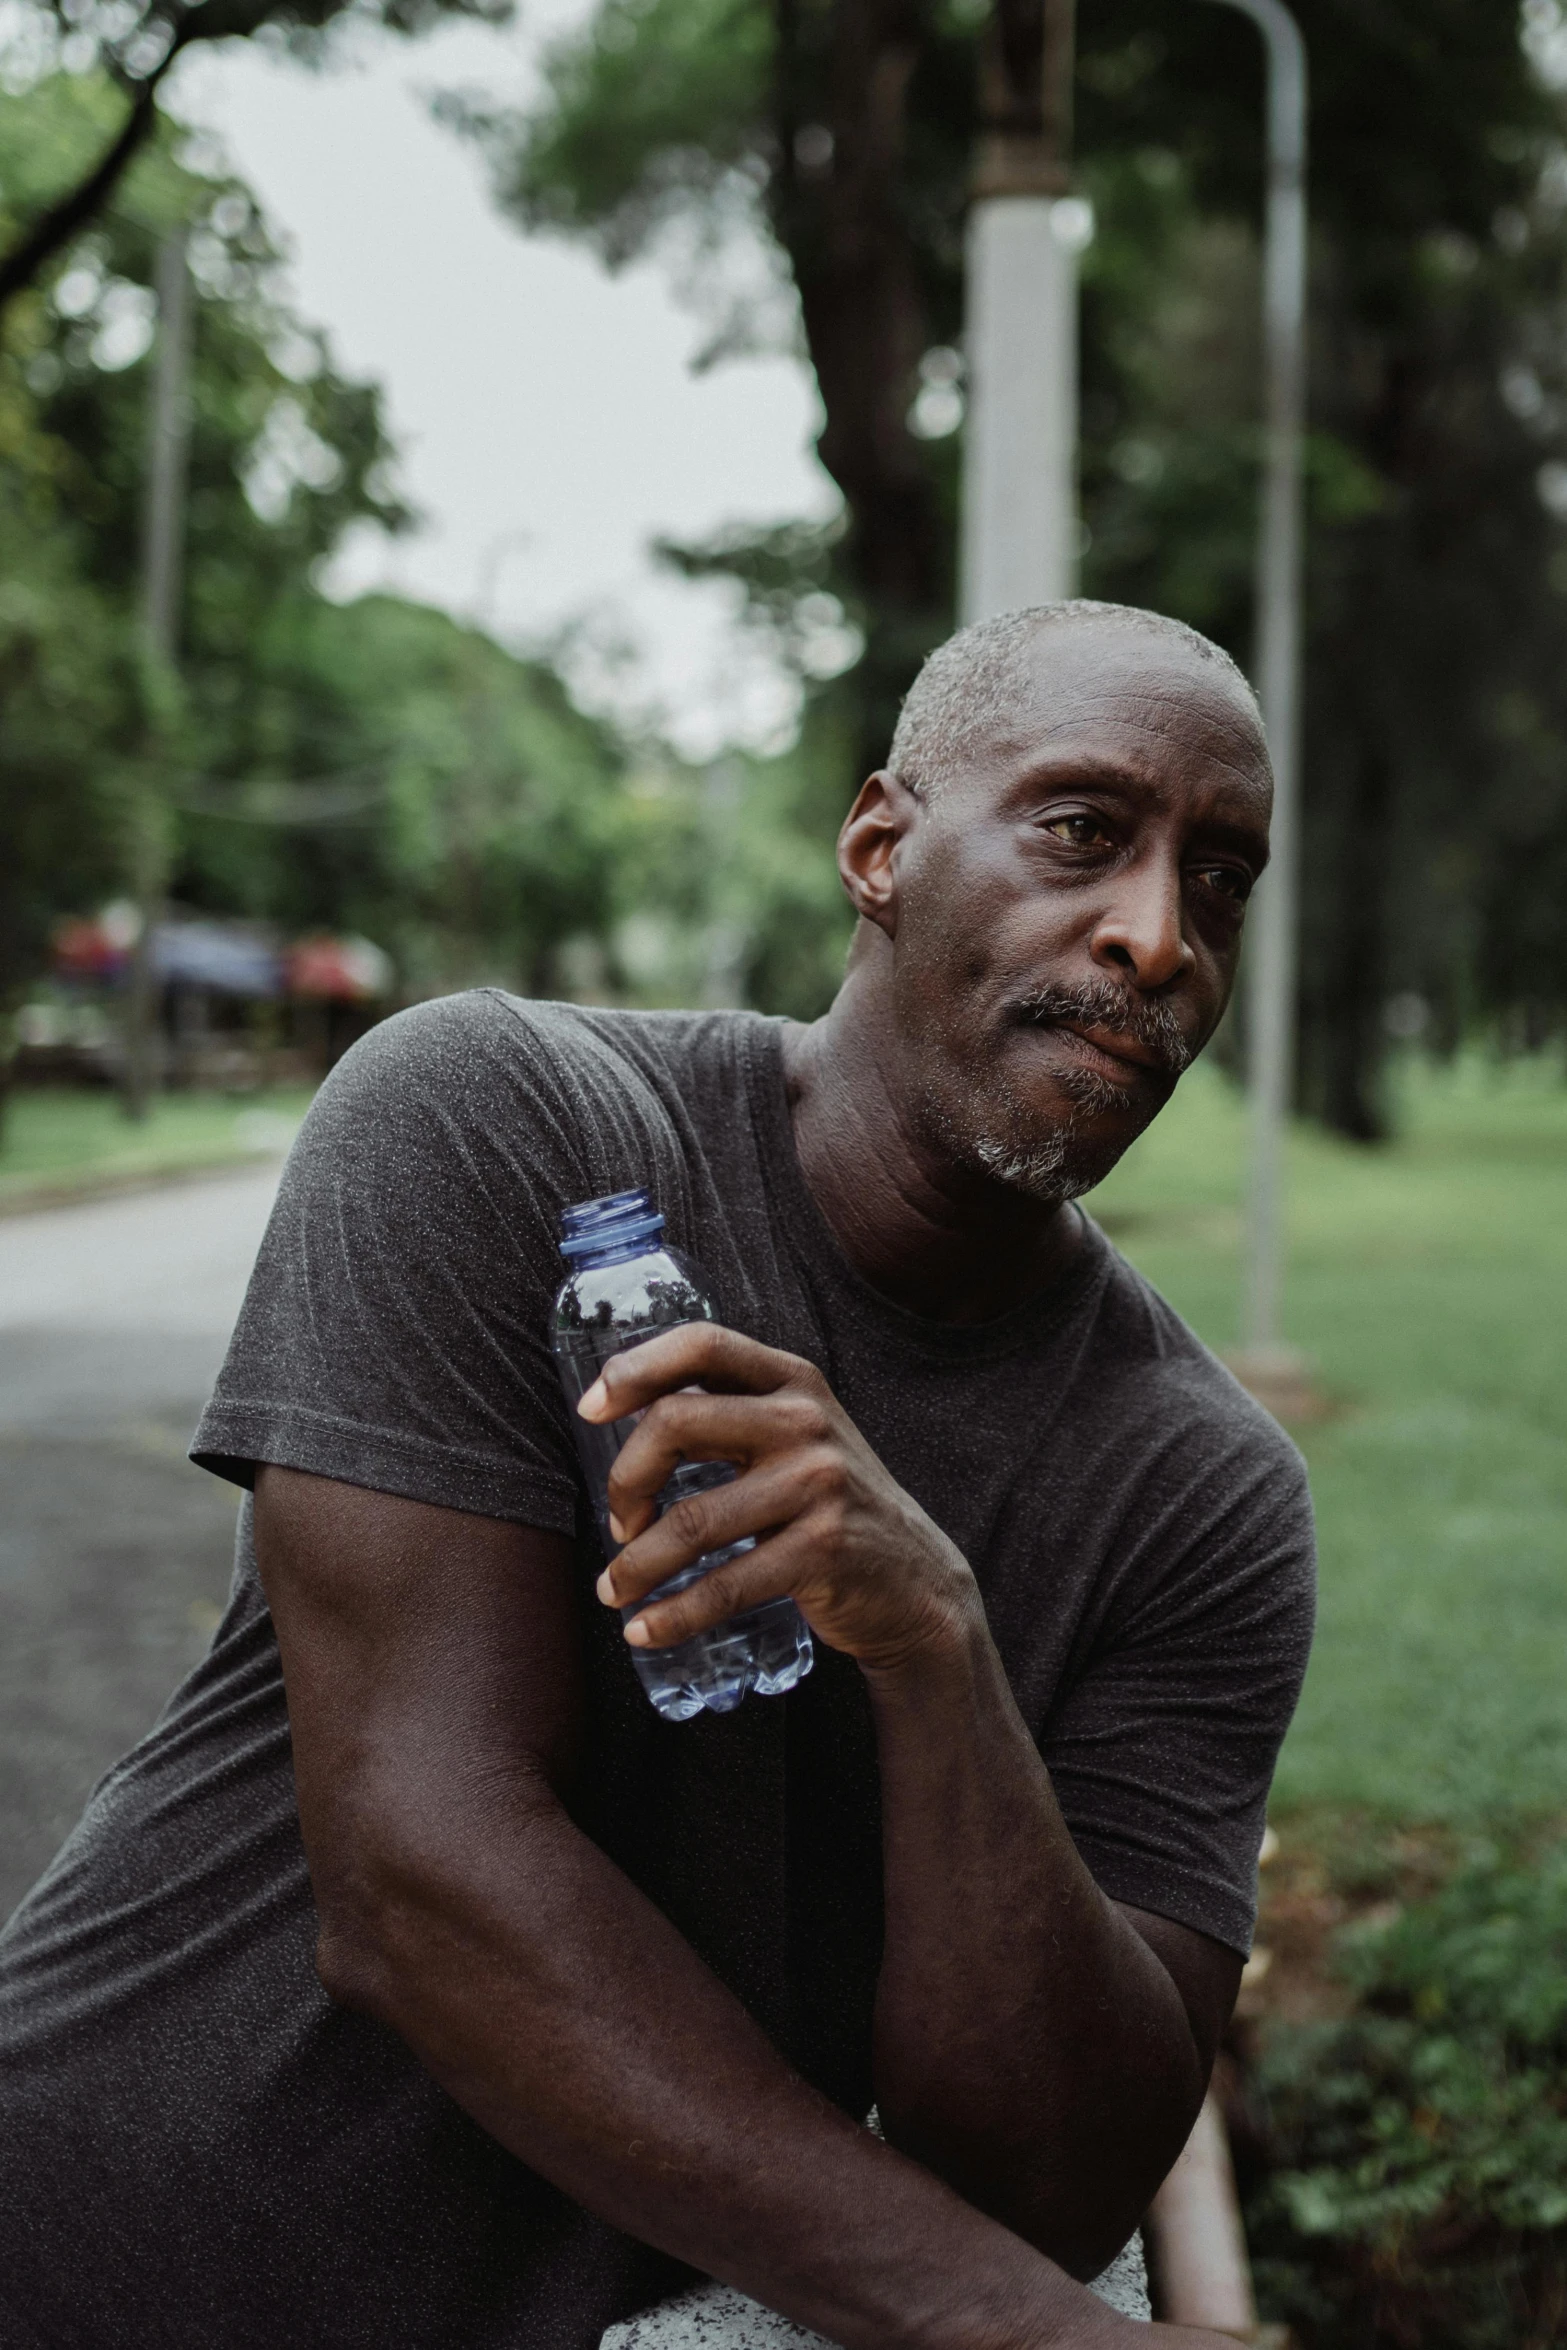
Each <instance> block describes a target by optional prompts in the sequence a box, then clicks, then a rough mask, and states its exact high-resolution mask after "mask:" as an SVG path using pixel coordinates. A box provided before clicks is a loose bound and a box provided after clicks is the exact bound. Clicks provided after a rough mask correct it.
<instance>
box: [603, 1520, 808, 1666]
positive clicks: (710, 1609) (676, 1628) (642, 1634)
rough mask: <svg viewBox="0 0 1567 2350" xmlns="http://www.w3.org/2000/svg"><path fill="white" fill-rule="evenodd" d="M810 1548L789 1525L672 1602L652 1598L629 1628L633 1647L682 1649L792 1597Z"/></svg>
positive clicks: (701, 1580)
mask: <svg viewBox="0 0 1567 2350" xmlns="http://www.w3.org/2000/svg"><path fill="white" fill-rule="evenodd" d="M808 1550H809V1545H808V1542H807V1540H806V1538H805V1537H804V1536H802V1535H801V1534H800V1533H799V1532H798V1531H796V1530H795V1529H793V1528H790V1527H786V1528H785V1529H784V1530H783V1532H782V1533H780V1534H774V1535H772V1536H770V1537H769V1538H768V1540H767V1541H765V1542H759V1543H758V1544H757V1546H756V1548H755V1550H747V1551H742V1552H741V1554H740V1556H739V1558H736V1559H728V1560H726V1561H725V1563H724V1565H723V1566H721V1567H714V1568H713V1570H712V1571H711V1573H710V1574H706V1575H700V1576H698V1578H697V1580H696V1581H695V1582H694V1583H689V1584H687V1586H686V1588H685V1590H684V1591H677V1592H676V1593H675V1595H674V1597H673V1598H672V1599H655V1600H651V1601H650V1602H649V1603H648V1605H647V1606H646V1607H645V1608H643V1609H642V1610H641V1611H640V1612H639V1613H638V1614H637V1615H635V1616H633V1617H632V1618H631V1620H630V1622H629V1623H628V1624H627V1625H626V1628H625V1637H626V1639H627V1640H628V1641H629V1643H630V1645H631V1646H632V1647H633V1648H678V1647H679V1645H680V1643H681V1641H682V1640H692V1639H694V1638H695V1637H696V1635H697V1633H698V1632H709V1631H711V1630H712V1628H713V1626H714V1625H715V1624H724V1623H727V1622H728V1620H729V1618H730V1617H731V1616H742V1615H744V1614H745V1613H746V1611H747V1610H748V1609H750V1608H753V1607H761V1606H762V1605H763V1603H764V1602H765V1601H767V1600H769V1599H787V1598H788V1597H789V1595H790V1593H791V1592H792V1591H793V1589H794V1586H795V1584H796V1582H797V1581H798V1580H799V1578H800V1575H801V1573H802V1571H803V1569H804V1567H805V1563H806V1558H807V1555H808Z"/></svg>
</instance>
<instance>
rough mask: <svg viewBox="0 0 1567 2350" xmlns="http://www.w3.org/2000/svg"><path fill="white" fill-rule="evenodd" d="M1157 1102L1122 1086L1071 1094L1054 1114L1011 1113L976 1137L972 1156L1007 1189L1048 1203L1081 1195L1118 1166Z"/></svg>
mask: <svg viewBox="0 0 1567 2350" xmlns="http://www.w3.org/2000/svg"><path fill="white" fill-rule="evenodd" d="M1160 1106H1161V1105H1160V1104H1158V1103H1157V1102H1153V1101H1147V1100H1143V1101H1136V1102H1134V1101H1131V1100H1129V1099H1128V1097H1127V1093H1126V1090H1125V1088H1124V1087H1121V1086H1118V1085H1115V1084H1113V1083H1109V1084H1105V1085H1103V1087H1102V1090H1101V1089H1100V1087H1098V1086H1097V1085H1096V1086H1095V1087H1093V1088H1088V1087H1085V1088H1084V1089H1083V1091H1082V1093H1077V1092H1075V1091H1074V1093H1073V1094H1072V1095H1071V1096H1070V1097H1069V1099H1068V1100H1067V1102H1066V1103H1065V1104H1064V1105H1063V1109H1062V1111H1061V1112H1060V1113H1058V1114H1057V1115H1056V1116H1054V1117H1052V1118H1050V1119H1049V1120H1048V1122H1047V1121H1045V1120H1042V1119H1040V1120H1036V1119H1024V1118H1020V1117H1013V1118H1010V1119H1008V1120H1007V1121H1006V1122H1005V1129H1004V1130H1003V1131H999V1132H998V1131H995V1130H992V1131H991V1132H989V1133H981V1134H978V1135H976V1136H975V1137H974V1142H973V1155H974V1157H975V1158H976V1159H977V1160H978V1162H979V1164H980V1166H981V1167H983V1168H984V1170H985V1172H986V1174H987V1175H989V1176H990V1177H991V1178H992V1180H993V1181H995V1182H997V1183H1004V1184H1006V1186H1007V1187H1008V1189H1009V1190H1013V1191H1022V1192H1026V1193H1027V1194H1028V1195H1029V1197H1030V1198H1032V1199H1037V1200H1041V1201H1046V1202H1056V1203H1059V1202H1062V1201H1065V1200H1071V1199H1080V1198H1081V1197H1082V1195H1083V1193H1084V1192H1085V1191H1092V1190H1093V1189H1094V1187H1095V1185H1096V1184H1100V1183H1103V1181H1104V1179H1105V1177H1106V1176H1107V1175H1108V1174H1109V1173H1110V1172H1111V1170H1112V1169H1113V1168H1114V1167H1115V1166H1116V1165H1117V1163H1118V1162H1119V1160H1120V1159H1121V1158H1122V1157H1123V1156H1124V1154H1125V1153H1126V1152H1127V1151H1128V1150H1130V1148H1131V1146H1132V1144H1133V1143H1134V1142H1135V1141H1136V1140H1137V1138H1138V1136H1139V1135H1140V1134H1141V1133H1143V1131H1144V1130H1145V1128H1147V1127H1148V1126H1149V1125H1151V1124H1152V1122H1153V1119H1154V1118H1155V1116H1156V1115H1157V1113H1158V1110H1159V1107H1160Z"/></svg>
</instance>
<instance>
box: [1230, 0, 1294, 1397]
mask: <svg viewBox="0 0 1567 2350" xmlns="http://www.w3.org/2000/svg"><path fill="white" fill-rule="evenodd" d="M1220 4H1221V5H1223V6H1225V7H1229V8H1238V9H1239V10H1240V11H1241V13H1242V14H1243V15H1245V16H1249V17H1250V18H1251V20H1252V22H1253V24H1255V25H1256V26H1257V27H1258V28H1259V29H1260V31H1261V33H1262V36H1263V39H1264V41H1265V43H1266V44H1267V53H1268V197H1267V221H1266V229H1265V236H1264V261H1263V325H1264V372H1265V379H1266V380H1265V393H1264V407H1265V415H1266V457H1265V465H1264V475H1263V488H1262V502H1261V513H1260V517H1259V528H1258V540H1257V656H1256V668H1257V689H1258V698H1259V700H1260V701H1261V704H1262V716H1263V723H1264V725H1265V726H1266V727H1267V730H1268V745H1269V749H1270V751H1271V753H1272V757H1273V778H1274V796H1273V858H1272V862H1271V864H1270V865H1269V867H1268V871H1267V875H1266V877H1265V879H1264V880H1263V882H1262V885H1261V887H1260V889H1259V890H1258V892H1257V898H1256V904H1255V909H1254V912H1253V915H1252V929H1251V937H1250V942H1249V947H1248V952H1247V1015H1248V1040H1247V1084H1248V1092H1249V1095H1250V1105H1251V1184H1250V1199H1249V1203H1248V1219H1247V1224H1248V1229H1247V1248H1246V1297H1245V1318H1244V1325H1243V1332H1244V1346H1243V1349H1242V1352H1241V1354H1240V1355H1239V1356H1238V1357H1237V1358H1236V1368H1237V1369H1238V1370H1239V1371H1240V1372H1241V1374H1242V1376H1243V1377H1244V1378H1245V1379H1246V1380H1247V1383H1248V1385H1250V1386H1252V1387H1253V1388H1254V1389H1255V1391H1256V1392H1257V1393H1258V1394H1260V1395H1262V1396H1263V1398H1264V1400H1269V1399H1270V1397H1276V1396H1279V1395H1280V1394H1282V1393H1285V1392H1287V1391H1288V1390H1291V1389H1298V1388H1299V1387H1300V1386H1301V1384H1302V1381H1303V1379H1304V1365H1303V1363H1302V1362H1301V1360H1300V1358H1299V1357H1298V1356H1297V1355H1295V1354H1294V1353H1293V1352H1292V1350H1290V1349H1289V1348H1287V1347H1286V1346H1285V1344H1284V1342H1283V1333H1282V1327H1281V1322H1280V1304H1281V1300H1282V1296H1283V1288H1284V1241H1283V1219H1282V1192H1283V1158H1284V1134H1285V1126H1286V1122H1287V1120H1288V1117H1289V1107H1290V1095H1291V1090H1292V1079H1293V1074H1294V1046H1295V973H1296V963H1297V935H1298V929H1299V898H1300V736H1301V606H1302V556H1303V546H1304V538H1303V531H1302V497H1301V471H1302V467H1301V459H1302V448H1303V441H1304V433H1305V421H1306V89H1307V80H1306V45H1305V42H1304V41H1303V40H1302V38H1301V33H1300V27H1299V25H1298V24H1297V23H1296V21H1295V19H1294V17H1293V16H1292V15H1291V13H1290V11H1289V9H1288V8H1286V7H1285V6H1284V4H1283V0H1220Z"/></svg>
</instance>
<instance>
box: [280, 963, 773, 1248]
mask: <svg viewBox="0 0 1567 2350" xmlns="http://www.w3.org/2000/svg"><path fill="white" fill-rule="evenodd" d="M765 1025H766V1023H764V1022H763V1021H761V1019H760V1017H759V1016H758V1015H756V1014H748V1013H737V1012H635V1011H627V1010H622V1009H620V1008H618V1007H613V1006H600V1005H585V1004H566V1003H550V1002H541V1001H534V1000H532V999H529V998H525V997H522V996H513V995H508V994H506V993H505V992H504V991H503V990H501V989H499V988H477V989H474V990H472V991H471V992H469V993H466V994H462V995H452V996H441V997H436V998H432V999H431V1000H430V1001H428V1002H425V1003H421V1004H415V1005H413V1006H411V1007H410V1008H409V1009H408V1010H407V1011H404V1012H399V1013H396V1014H394V1015H393V1016H392V1017H391V1018H390V1019H388V1020H384V1021H382V1022H381V1023H380V1024H379V1025H378V1026H377V1027H375V1028H373V1029H371V1030H370V1031H369V1033H368V1034H367V1035H366V1036H364V1037H362V1038H361V1039H360V1040H359V1042H358V1043H357V1044H356V1045H355V1046H354V1047H353V1048H352V1050H351V1051H350V1052H348V1053H347V1054H345V1055H344V1057H343V1059H342V1060H341V1061H340V1062H339V1063H338V1065H337V1067H336V1068H335V1069H334V1070H333V1071H332V1074H331V1075H330V1077H329V1078H328V1079H327V1081H326V1083H325V1084H324V1085H323V1086H322V1088H321V1091H320V1093H319V1094H318V1095H317V1097H316V1101H315V1104H314V1106H313V1108H312V1110H311V1112H310V1116H309V1117H308V1119H307V1120H306V1122H305V1127H304V1130H303V1132H302V1133H301V1136H300V1139H299V1142H298V1143H297V1144H296V1146H295V1152H294V1156H293V1159H292V1161H291V1165H290V1176H289V1178H288V1180H287V1182H286V1183H285V1190H286V1191H289V1192H292V1191H294V1190H297V1189H298V1188H299V1187H300V1185H301V1184H303V1183H304V1182H306V1181H307V1180H308V1179H309V1178H310V1177H311V1176H312V1174H314V1173H317V1172H319V1173H321V1174H323V1175H325V1176H326V1177H327V1179H328V1180H330V1181H331V1182H333V1183H334V1184H335V1183H341V1182H342V1181H344V1180H350V1181H356V1182H361V1183H363V1184H366V1185H368V1186H370V1187H371V1188H372V1189H375V1190H377V1191H378V1192H397V1193H399V1194H405V1195H408V1196H410V1197H416V1196H417V1195H418V1194H419V1193H420V1192H421V1191H428V1190H430V1189H432V1187H433V1188H435V1189H442V1188H444V1189H447V1190H449V1189H451V1187H452V1186H454V1185H455V1186H457V1187H458V1188H460V1189H461V1190H463V1191H464V1192H470V1191H471V1190H472V1187H473V1186H474V1184H475V1183H478V1184H480V1185H483V1186H488V1187H489V1188H490V1189H491V1190H492V1191H493V1192H494V1193H495V1194H496V1195H497V1196H500V1195H502V1194H506V1195H507V1196H510V1195H511V1194H512V1193H513V1192H514V1191H515V1190H516V1188H517V1187H518V1186H519V1185H520V1186H522V1187H523V1188H524V1189H527V1190H530V1191H537V1192H538V1195H539V1197H540V1199H544V1198H545V1197H546V1195H547V1196H548V1198H550V1199H553V1198H554V1196H555V1194H556V1193H557V1192H558V1193H559V1194H560V1196H561V1197H562V1198H571V1199H587V1198H592V1197H596V1196H598V1195H599V1194H601V1193H604V1192H609V1191H618V1190H623V1189H624V1188H625V1187H626V1186H627V1185H628V1184H631V1183H646V1184H649V1185H650V1186H651V1187H652V1189H653V1191H654V1196H655V1197H656V1198H658V1199H659V1200H660V1202H661V1203H662V1204H663V1205H664V1207H665V1209H666V1212H669V1213H673V1214H674V1215H675V1217H676V1228H677V1229H680V1228H683V1226H684V1224H685V1222H686V1220H687V1219H686V1209H687V1207H688V1206H689V1199H688V1194H689V1192H690V1189H691V1182H692V1175H693V1171H694V1168H695V1167H696V1165H697V1163H698V1162H699V1161H701V1160H703V1159H704V1158H706V1157H709V1156H711V1154H712V1152H713V1150H714V1149H715V1148H716V1147H718V1146H719V1141H720V1138H721V1137H722V1136H723V1134H724V1132H725V1130H726V1127H728V1128H732V1126H733V1112H734V1105H735V1102H736V1099H737V1097H739V1096H740V1095H741V1094H742V1093H743V1090H744V1087H745V1084H746V1065H747V1059H748V1054H749V1051H750V1040H751V1037H752V1036H753V1034H754V1033H755V1031H756V1030H758V1029H759V1028H762V1027H764V1026H765Z"/></svg>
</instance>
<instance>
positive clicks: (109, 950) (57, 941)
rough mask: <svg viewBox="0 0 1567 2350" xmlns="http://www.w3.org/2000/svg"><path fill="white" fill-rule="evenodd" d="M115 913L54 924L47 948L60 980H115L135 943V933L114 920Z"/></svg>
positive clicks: (112, 909) (74, 916)
mask: <svg viewBox="0 0 1567 2350" xmlns="http://www.w3.org/2000/svg"><path fill="white" fill-rule="evenodd" d="M117 912H118V909H117V908H115V907H110V908H109V909H108V910H107V912H105V913H103V914H85V915H78V914H72V915H67V916H66V918H65V920H64V921H63V922H57V923H56V924H55V926H54V935H53V938H52V940H51V945H52V948H53V962H54V968H55V971H56V972H57V974H58V975H59V977H60V978H61V979H118V978H119V976H120V974H121V973H122V972H123V971H124V969H125V966H126V964H127V963H128V962H129V960H130V952H131V948H132V947H133V946H134V944H135V943H136V929H135V928H134V927H132V926H131V925H128V924H127V923H126V922H124V921H123V920H117V919H116V914H117ZM127 930H129V936H127V935H126V934H127Z"/></svg>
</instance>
